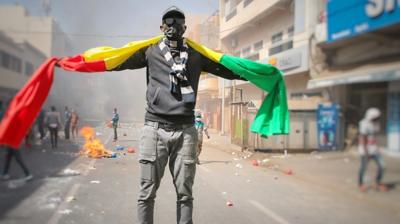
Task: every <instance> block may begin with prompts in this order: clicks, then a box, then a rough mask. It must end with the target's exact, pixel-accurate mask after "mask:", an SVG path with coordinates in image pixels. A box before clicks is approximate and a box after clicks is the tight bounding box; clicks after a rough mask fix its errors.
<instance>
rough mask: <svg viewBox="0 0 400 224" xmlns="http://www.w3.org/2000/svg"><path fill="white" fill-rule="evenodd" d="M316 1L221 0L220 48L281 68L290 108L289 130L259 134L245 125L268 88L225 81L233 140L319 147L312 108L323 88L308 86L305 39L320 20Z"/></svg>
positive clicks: (249, 144)
mask: <svg viewBox="0 0 400 224" xmlns="http://www.w3.org/2000/svg"><path fill="white" fill-rule="evenodd" d="M315 5H316V3H315V1H309V0H296V1H292V0H271V1H264V0H220V10H221V13H220V20H221V22H220V24H221V25H220V39H221V47H222V50H223V51H224V52H228V53H230V54H233V55H235V56H239V57H243V58H247V59H250V60H254V61H259V62H263V63H269V64H272V65H275V66H276V67H278V68H279V69H280V70H282V71H283V72H284V79H285V82H286V87H287V91H288V103H289V110H290V113H291V130H292V131H291V134H290V135H289V136H273V137H270V138H268V139H264V138H260V137H259V136H258V135H254V134H253V133H251V132H249V128H250V127H249V125H250V124H251V122H252V121H253V119H254V116H255V114H256V112H257V109H258V107H259V106H260V105H261V102H262V100H263V99H264V98H265V96H266V95H267V93H265V92H263V91H261V90H260V89H258V88H257V87H255V86H254V85H252V84H250V83H249V82H244V81H233V82H231V83H228V87H227V88H229V89H230V92H231V99H232V102H231V103H230V105H227V106H226V107H229V111H230V114H231V119H230V123H231V128H230V130H231V137H232V141H233V142H234V143H236V144H239V145H242V146H243V147H248V148H256V149H292V150H296V149H304V148H317V142H316V130H317V129H316V110H317V107H318V104H319V103H321V102H323V101H324V97H323V91H321V90H308V89H307V83H308V80H309V79H310V61H309V50H310V43H309V42H310V38H311V37H312V35H313V32H314V29H313V28H314V27H315V25H316V24H317V21H318V20H317V18H318V10H317V7H316V6H315ZM224 111H226V110H224Z"/></svg>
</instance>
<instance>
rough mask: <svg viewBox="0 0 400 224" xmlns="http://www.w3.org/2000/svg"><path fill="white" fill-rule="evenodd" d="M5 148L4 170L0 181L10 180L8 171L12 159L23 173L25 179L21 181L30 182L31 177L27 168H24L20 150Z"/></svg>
mask: <svg viewBox="0 0 400 224" xmlns="http://www.w3.org/2000/svg"><path fill="white" fill-rule="evenodd" d="M5 148H6V149H7V153H6V157H5V163H4V169H3V173H2V176H1V179H2V180H8V179H10V174H9V170H10V166H11V160H12V158H13V157H14V158H15V161H17V163H18V165H19V166H20V167H21V169H22V170H23V171H24V174H25V177H24V178H23V180H25V181H29V180H32V179H33V175H32V174H31V173H30V172H29V170H28V168H27V167H26V165H25V163H24V161H23V159H22V156H21V152H20V149H14V148H11V147H5Z"/></svg>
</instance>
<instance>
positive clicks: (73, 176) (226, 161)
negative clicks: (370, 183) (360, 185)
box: [0, 124, 400, 224]
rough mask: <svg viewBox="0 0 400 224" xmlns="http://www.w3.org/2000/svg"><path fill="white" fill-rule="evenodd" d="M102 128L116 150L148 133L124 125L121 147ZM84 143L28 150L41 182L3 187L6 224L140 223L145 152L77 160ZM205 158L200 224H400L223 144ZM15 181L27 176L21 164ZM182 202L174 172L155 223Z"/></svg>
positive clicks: (393, 214)
mask: <svg viewBox="0 0 400 224" xmlns="http://www.w3.org/2000/svg"><path fill="white" fill-rule="evenodd" d="M96 130H97V132H98V136H97V137H98V138H100V139H101V140H102V141H103V143H105V145H106V147H107V148H108V149H113V150H114V149H115V147H116V145H122V146H125V147H134V148H137V147H138V136H139V134H140V129H139V128H137V127H134V126H133V125H129V124H124V125H123V127H122V128H121V129H120V135H121V137H120V140H119V141H118V142H117V143H113V142H112V141H111V134H112V132H111V131H112V130H111V129H107V128H105V127H103V126H98V127H96ZM124 133H125V134H126V136H123V134H124ZM82 142H83V140H82V139H79V140H78V141H68V142H67V141H61V143H60V147H59V148H58V149H56V150H50V147H49V144H48V143H47V142H45V143H44V144H43V145H42V146H36V147H35V148H34V149H31V150H25V151H24V152H23V155H24V158H25V160H26V161H27V164H28V166H29V167H30V169H31V170H32V172H33V174H34V175H35V178H34V180H32V181H30V182H28V183H26V184H18V182H15V180H12V181H11V182H10V181H6V182H1V183H0V223H7V224H8V223H10V224H11V223H29V224H36V223H37V224H39V223H40V224H43V223H48V224H55V223H85V224H86V223H87V224H90V223H137V222H136V199H137V195H138V180H139V179H138V178H139V169H138V168H139V167H138V163H137V153H133V154H130V153H125V154H124V152H125V151H126V150H125V151H122V152H121V153H120V154H119V157H117V158H109V159H90V158H85V157H83V156H79V155H77V152H78V151H79V149H80V147H81V144H82ZM3 155H4V152H2V153H0V156H2V157H3ZM201 160H202V164H201V165H199V166H197V173H196V180H195V186H194V197H195V201H194V206H195V210H194V222H195V223H198V224H214V223H215V224H222V223H229V224H248V223H277V224H289V223H290V224H294V223H296V224H297V223H307V224H312V223H324V224H329V223H363V224H367V223H385V224H386V223H387V224H390V223H400V213H399V210H398V208H390V207H388V206H380V205H376V204H371V203H367V202H368V201H365V200H363V198H362V197H352V196H349V195H346V194H341V193H340V191H339V192H338V191H334V190H332V189H330V188H324V187H321V186H318V185H315V184H312V183H308V182H306V181H302V180H301V179H299V178H296V177H295V176H293V175H286V174H284V173H283V172H280V171H274V170H273V169H266V168H262V167H255V166H252V165H251V162H250V161H248V160H244V159H242V158H239V156H238V155H237V153H236V154H235V155H233V154H232V153H230V152H226V151H221V150H218V149H217V148H215V146H213V147H210V146H207V144H205V147H204V149H203V154H202V155H201ZM1 161H2V160H1ZM0 165H1V166H3V161H2V163H1V164H0ZM167 169H168V168H167ZM74 172H75V173H74ZM12 175H13V177H18V176H21V175H22V172H21V171H20V170H19V169H18V167H17V166H16V165H15V164H13V167H12ZM175 201H176V196H175V190H174V188H173V185H172V180H171V177H170V175H169V172H168V170H166V172H165V176H164V179H163V182H162V184H161V186H160V189H159V191H158V194H157V198H156V209H155V223H160V224H169V223H171V224H172V223H176V218H175V213H176V211H175V208H176V206H175ZM227 202H231V203H232V204H233V206H227Z"/></svg>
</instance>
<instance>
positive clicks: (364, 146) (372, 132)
mask: <svg viewBox="0 0 400 224" xmlns="http://www.w3.org/2000/svg"><path fill="white" fill-rule="evenodd" d="M380 119H381V111H380V110H379V109H378V108H369V109H368V110H367V111H366V113H365V117H364V118H363V119H362V120H361V121H360V123H359V140H358V141H359V143H358V152H359V155H360V160H361V165H360V170H359V177H358V185H359V188H360V191H362V192H365V191H366V190H367V187H366V186H365V184H364V174H365V171H366V169H367V165H368V162H369V160H371V159H372V160H373V161H375V163H376V165H377V168H378V170H377V175H376V179H375V183H376V188H377V189H379V190H381V191H387V187H386V186H385V185H384V184H382V178H383V174H384V162H383V158H382V156H381V154H380V152H379V144H378V139H377V135H378V133H379V131H380V127H379V120H380Z"/></svg>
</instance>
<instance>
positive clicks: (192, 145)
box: [114, 7, 240, 224]
mask: <svg viewBox="0 0 400 224" xmlns="http://www.w3.org/2000/svg"><path fill="white" fill-rule="evenodd" d="M160 29H161V31H162V32H163V33H164V38H162V39H161V40H160V41H159V42H158V43H155V44H153V45H150V46H147V47H144V48H142V49H140V50H139V51H137V52H136V53H134V54H133V55H132V56H130V57H129V58H128V59H127V60H126V61H125V62H124V63H122V64H121V65H119V66H118V67H116V68H115V69H114V70H124V69H138V68H144V67H146V68H147V72H146V74H147V93H146V101H147V108H146V115H145V126H144V127H143V129H142V136H141V140H140V153H139V163H140V170H141V175H140V176H141V177H140V193H139V199H138V206H137V208H138V219H139V223H141V224H145V223H146V224H152V223H153V213H154V201H155V197H156V192H157V189H158V187H159V186H160V182H161V179H162V177H163V175H164V170H165V167H166V165H167V164H168V166H169V169H170V172H171V174H172V178H173V183H174V186H175V190H176V193H177V203H176V206H177V213H176V215H177V223H179V224H191V223H193V220H192V213H193V196H192V186H193V183H194V177H195V173H196V148H197V140H198V139H197V131H196V128H195V127H194V107H195V105H196V95H197V88H198V83H199V77H200V73H201V72H202V71H204V72H209V73H212V74H215V75H218V76H220V77H223V78H227V79H240V76H238V75H236V74H233V73H232V72H231V71H230V70H228V69H227V68H226V67H224V66H223V65H221V64H219V63H216V62H214V61H212V60H210V59H208V58H207V57H204V56H203V55H202V54H200V53H199V52H198V51H196V50H195V49H193V48H192V47H189V46H188V45H187V44H186V41H185V39H184V38H183V33H184V32H185V30H186V26H185V15H184V13H183V12H182V11H181V10H180V9H178V8H177V7H170V8H169V9H167V11H165V12H164V14H163V15H162V24H161V26H160Z"/></svg>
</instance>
